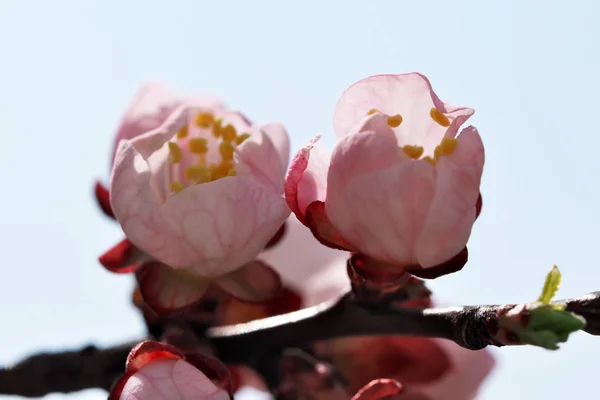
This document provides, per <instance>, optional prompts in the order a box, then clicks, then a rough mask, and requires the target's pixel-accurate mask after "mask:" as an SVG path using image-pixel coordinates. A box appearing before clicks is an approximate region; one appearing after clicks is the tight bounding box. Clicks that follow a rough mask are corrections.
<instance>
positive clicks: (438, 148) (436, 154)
mask: <svg viewBox="0 0 600 400" xmlns="http://www.w3.org/2000/svg"><path fill="white" fill-rule="evenodd" d="M441 155H442V145H441V144H438V145H437V146H435V149H434V150H433V157H434V158H435V159H436V160H437V159H438V158H440V156H441Z"/></svg>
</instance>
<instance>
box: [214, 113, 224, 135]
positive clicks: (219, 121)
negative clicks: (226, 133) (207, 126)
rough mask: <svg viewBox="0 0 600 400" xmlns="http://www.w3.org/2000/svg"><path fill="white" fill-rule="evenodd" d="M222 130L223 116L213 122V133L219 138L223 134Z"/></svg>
mask: <svg viewBox="0 0 600 400" xmlns="http://www.w3.org/2000/svg"><path fill="white" fill-rule="evenodd" d="M221 130H223V118H217V119H215V122H214V123H213V128H212V133H213V135H214V136H215V137H217V138H218V137H220V136H221Z"/></svg>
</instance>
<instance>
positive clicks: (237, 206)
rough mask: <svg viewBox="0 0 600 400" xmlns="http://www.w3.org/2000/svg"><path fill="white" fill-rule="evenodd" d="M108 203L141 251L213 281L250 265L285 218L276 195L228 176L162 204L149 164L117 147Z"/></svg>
mask: <svg viewBox="0 0 600 400" xmlns="http://www.w3.org/2000/svg"><path fill="white" fill-rule="evenodd" d="M121 143H122V145H121V148H120V151H119V152H118V153H117V158H116V160H115V168H114V170H113V176H112V179H111V204H112V208H113V210H114V213H115V215H116V216H117V219H118V221H119V222H120V224H121V227H122V228H123V231H124V232H125V234H126V235H127V237H128V238H129V240H131V242H132V243H134V244H135V245H136V246H138V247H139V248H140V249H143V250H144V251H145V252H146V253H148V254H150V255H151V256H152V257H154V258H155V259H157V260H159V261H161V262H163V263H165V264H167V265H169V266H171V267H174V268H185V269H188V270H193V271H194V272H195V273H197V274H199V275H203V276H206V277H216V276H220V275H223V274H226V273H228V272H231V271H233V270H235V269H236V268H238V267H240V266H241V265H243V264H245V263H247V262H249V261H251V260H253V259H254V258H255V257H256V255H257V254H258V253H259V252H260V251H261V250H262V249H263V248H264V246H265V244H266V243H267V242H268V241H269V239H270V238H271V237H272V236H273V235H274V234H275V232H277V230H278V229H279V227H280V226H281V224H282V223H283V222H284V221H285V219H286V218H287V216H288V215H289V212H290V211H289V208H288V207H287V205H286V203H285V200H284V199H283V198H282V197H281V195H280V194H279V193H276V192H274V191H273V190H272V189H269V188H267V187H265V186H263V185H261V184H259V183H258V182H257V181H255V180H254V179H252V178H248V177H246V178H244V177H227V178H223V179H219V180H217V181H214V182H209V183H204V184H201V185H195V186H192V187H188V188H187V189H185V190H183V191H181V192H179V193H178V194H176V195H172V196H170V197H168V198H167V199H166V201H165V202H164V204H163V202H162V201H161V200H162V199H161V198H160V196H157V195H156V192H155V191H154V187H155V186H153V185H152V184H151V174H150V171H149V168H148V164H147V163H146V162H145V161H144V159H143V158H142V156H141V155H140V154H139V153H138V152H137V151H136V149H135V148H134V147H133V145H132V144H131V143H130V142H127V141H123V142H121Z"/></svg>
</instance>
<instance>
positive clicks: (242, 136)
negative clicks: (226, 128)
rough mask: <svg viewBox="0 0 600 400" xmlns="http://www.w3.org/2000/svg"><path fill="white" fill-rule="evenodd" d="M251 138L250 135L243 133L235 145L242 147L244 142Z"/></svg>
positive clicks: (236, 139)
mask: <svg viewBox="0 0 600 400" xmlns="http://www.w3.org/2000/svg"><path fill="white" fill-rule="evenodd" d="M249 137H250V134H249V133H241V134H239V135H238V136H237V137H236V138H235V143H236V144H238V145H240V144H242V143H243V142H244V140H246V139H248V138H249Z"/></svg>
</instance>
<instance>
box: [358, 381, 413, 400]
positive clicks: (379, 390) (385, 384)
mask: <svg viewBox="0 0 600 400" xmlns="http://www.w3.org/2000/svg"><path fill="white" fill-rule="evenodd" d="M401 391H402V385H401V384H400V382H398V381H395V380H393V379H376V380H374V381H372V382H371V383H369V384H367V385H366V386H365V387H363V388H362V389H360V390H359V391H358V393H356V394H355V395H354V396H353V397H352V400H379V399H381V400H383V399H389V398H390V396H395V395H397V394H399V393H400V392H401Z"/></svg>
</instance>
